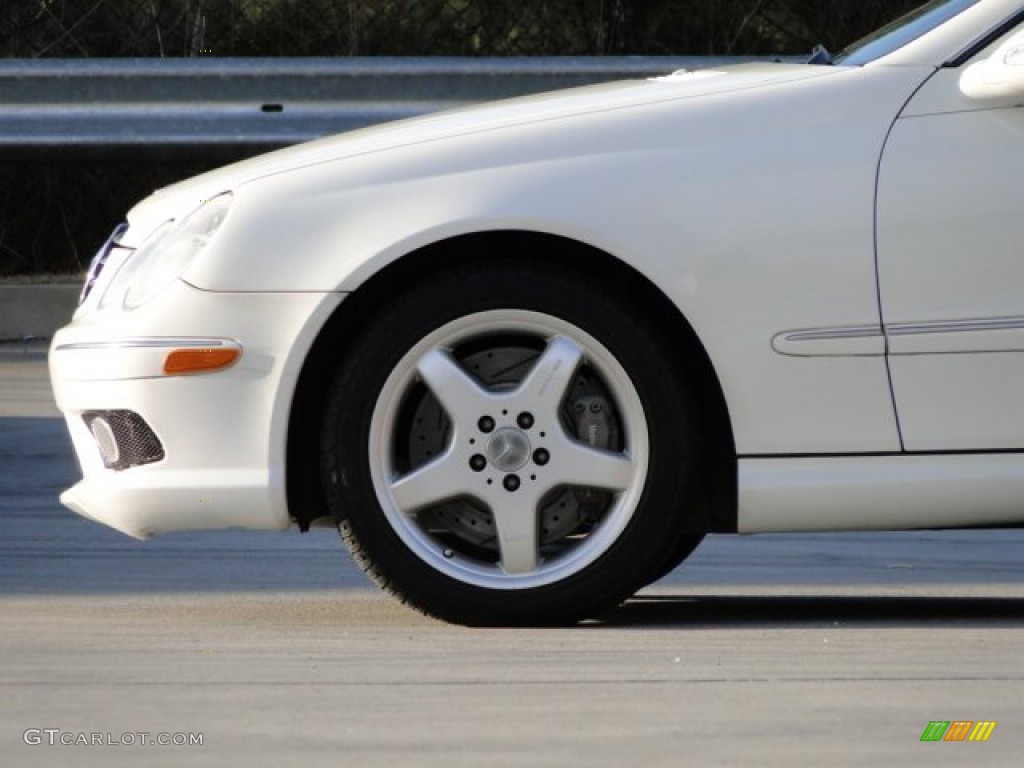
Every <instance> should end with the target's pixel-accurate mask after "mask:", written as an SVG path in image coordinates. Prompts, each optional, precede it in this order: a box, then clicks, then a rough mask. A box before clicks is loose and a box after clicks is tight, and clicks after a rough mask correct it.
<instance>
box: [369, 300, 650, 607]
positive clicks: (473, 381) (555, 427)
mask: <svg viewBox="0 0 1024 768" xmlns="http://www.w3.org/2000/svg"><path fill="white" fill-rule="evenodd" d="M510 336H518V337H529V338H532V339H535V340H537V341H538V343H539V345H540V346H541V347H542V350H541V351H540V354H539V356H538V357H537V359H536V360H535V361H534V362H533V364H532V367H531V368H530V370H529V371H528V372H527V373H526V374H525V375H524V376H522V377H521V379H520V380H519V381H518V382H516V383H515V384H513V385H512V386H508V387H503V388H488V387H485V386H484V385H483V384H482V383H481V382H480V381H479V379H477V378H475V377H474V376H473V375H472V374H471V373H470V372H469V371H467V370H466V369H465V368H464V367H463V365H462V364H460V363H459V362H458V360H457V359H456V357H455V356H453V350H455V349H457V348H459V347H460V346H462V345H465V344H469V343H473V344H478V345H479V344H483V345H485V346H486V345H487V343H488V342H489V340H492V339H493V340H494V344H495V345H496V346H497V345H500V344H501V341H500V340H501V339H505V338H508V337H510ZM582 366H586V367H587V368H588V369H589V370H590V371H592V372H593V373H594V374H596V376H597V377H598V378H599V379H600V381H601V383H602V386H603V387H604V388H605V390H606V391H607V393H608V394H609V396H610V398H611V401H612V402H613V403H614V408H615V412H616V419H617V423H618V425H619V431H620V433H621V435H620V441H619V446H618V447H617V448H618V449H615V450H606V449H603V448H598V447H593V446H591V445H588V444H587V443H585V442H584V441H582V440H580V439H578V437H577V436H575V435H573V434H570V432H569V430H567V429H566V427H565V423H564V420H563V418H562V416H561V415H560V412H561V411H562V409H563V405H564V402H565V400H566V397H567V392H568V390H569V388H570V386H571V385H572V383H573V381H574V379H575V378H576V376H577V374H578V372H579V371H580V369H581V367H582ZM417 386H425V387H426V388H427V390H429V392H430V394H431V395H433V397H435V398H436V399H437V401H438V402H439V403H440V406H441V408H442V409H443V411H444V413H445V414H446V416H447V420H448V429H447V430H446V434H445V444H444V445H443V446H442V449H441V450H440V451H439V453H438V454H437V455H435V456H433V457H432V458H430V459H429V460H426V461H424V462H422V463H420V464H418V465H417V466H414V467H411V468H408V469H403V468H402V467H401V466H400V462H398V461H396V456H397V455H398V453H399V450H398V449H399V447H400V446H401V445H402V444H403V443H404V441H406V440H407V438H408V435H407V434H406V432H407V427H406V426H405V425H404V424H403V420H402V418H401V413H402V409H403V407H404V404H405V400H406V397H407V396H408V395H409V393H410V391H412V389H413V388H415V387H417ZM523 414H527V415H528V416H529V418H528V419H525V420H521V418H522V415H523ZM369 456H370V473H371V477H372V481H373V486H374V490H375V493H376V495H377V498H378V500H379V502H380V505H381V508H382V509H383V510H384V514H385V515H386V517H387V520H388V522H389V524H390V525H391V527H392V528H393V529H394V531H395V532H396V533H397V534H398V536H399V537H400V538H401V539H402V541H403V542H404V543H405V545H406V546H407V547H408V548H409V549H410V551H412V552H413V553H414V554H415V555H416V556H417V557H419V558H420V559H422V560H423V561H425V562H426V563H428V564H429V565H430V566H432V567H433V568H435V569H436V570H438V571H440V572H442V573H444V574H446V575H447V576H450V577H452V578H454V579H456V580H458V581H461V582H464V583H468V584H473V585H476V586H479V587H484V588H489V589H503V590H509V589H526V588H532V587H539V586H543V585H546V584H551V583H554V582H558V581H561V580H564V579H566V578H568V577H570V576H572V575H573V574H575V573H578V572H579V571H581V570H582V569H584V568H586V567H587V566H588V565H590V564H591V563H593V562H594V561H595V560H597V559H598V558H599V557H600V556H601V555H602V554H604V553H605V552H607V551H608V549H609V548H610V547H611V546H612V545H613V544H614V543H615V541H616V540H617V539H618V538H619V536H620V535H621V533H622V532H623V530H624V529H625V528H626V526H627V525H628V523H629V521H630V519H631V518H632V516H633V513H634V511H635V509H636V507H637V504H638V503H639V501H640V497H641V494H642V492H643V488H644V482H645V478H646V476H647V469H648V456H649V439H648V433H647V422H646V418H645V414H644V409H643V406H642V405H641V402H640V397H639V395H638V394H637V391H636V389H635V387H634V386H633V384H632V382H631V381H630V378H629V376H628V375H627V374H626V372H625V370H624V369H623V368H622V366H621V365H620V364H619V363H618V361H617V360H616V359H615V358H614V356H613V355H612V354H611V353H610V352H609V351H608V350H607V349H606V348H605V347H604V346H603V345H602V344H601V343H600V342H598V341H597V340H596V339H595V338H593V337H592V336H590V335H589V334H588V333H586V332H584V331H583V330H581V329H580V328H578V327H576V326H575V325H572V324H570V323H567V322H565V321H562V320H560V319H558V318H556V317H553V316H550V315H547V314H542V313H538V312H530V311H525V310H515V309H509V310H495V311H488V312H480V313H477V314H472V315H467V316H465V317H462V318H459V319H457V320H454V321H452V322H450V323H447V324H446V325H444V326H442V327H440V328H438V329H437V330H435V331H433V332H432V333H430V334H428V335H427V336H426V337H424V338H423V339H421V340H420V341H419V342H418V343H417V344H416V345H415V346H413V347H412V348H411V349H410V350H409V351H408V352H407V353H406V354H405V355H404V356H403V357H402V358H401V360H400V361H399V362H398V364H397V365H396V366H395V367H394V369H393V370H392V372H391V374H390V375H389V376H388V378H387V380H386V382H385V384H384V387H383V388H382V390H381V392H380V395H379V396H378V398H377V400H376V404H375V407H374V413H373V419H372V422H371V427H370V435H369ZM566 488H575V489H591V490H597V491H599V492H604V493H605V494H606V495H607V498H608V502H607V504H606V506H605V508H604V509H603V512H602V514H601V516H600V519H599V520H597V521H595V524H594V525H593V526H591V527H588V528H586V529H585V530H580V531H574V532H572V533H570V534H568V535H565V536H563V537H562V540H561V541H560V545H561V546H559V547H556V548H551V547H544V546H542V541H541V534H540V522H539V521H540V514H541V510H542V508H543V507H544V506H545V505H546V504H548V503H549V502H550V499H551V497H552V494H555V493H558V492H559V490H560V489H566ZM455 499H467V500H471V502H472V503H473V504H476V505H479V506H481V507H482V508H484V509H485V510H486V511H487V512H489V513H490V515H491V520H492V521H493V527H494V529H495V537H496V542H495V553H496V554H495V557H494V559H493V562H491V561H488V560H487V559H486V558H481V557H479V556H478V554H477V552H476V551H474V549H473V548H472V547H459V546H453V545H452V541H451V539H450V537H449V538H445V537H444V536H441V535H439V533H438V531H437V530H436V528H435V527H433V526H432V525H429V524H428V523H427V522H426V517H427V515H425V514H424V513H425V512H426V511H427V510H429V509H430V508H431V507H434V506H436V505H439V504H442V503H445V502H449V501H451V500H455Z"/></svg>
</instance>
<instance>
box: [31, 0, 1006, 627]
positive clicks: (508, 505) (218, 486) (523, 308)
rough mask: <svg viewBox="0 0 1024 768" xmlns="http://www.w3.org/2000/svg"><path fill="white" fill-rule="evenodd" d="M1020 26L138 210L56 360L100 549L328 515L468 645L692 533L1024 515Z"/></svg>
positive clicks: (499, 110) (175, 191)
mask: <svg viewBox="0 0 1024 768" xmlns="http://www.w3.org/2000/svg"><path fill="white" fill-rule="evenodd" d="M1022 105H1024V3H1022V2H1020V0H1012V1H1011V0H935V1H934V2H930V3H928V4H927V5H924V6H922V7H921V8H920V9H918V10H917V11H915V12H913V13H911V14H910V15H908V16H906V17H904V18H902V19H900V20H898V21H897V22H895V23H894V24H891V25H890V26H888V27H886V28H885V29H882V30H880V31H879V32H878V33H876V34H874V35H872V36H871V37H869V38H867V39H865V40H862V41H860V42H858V43H855V44H854V45H852V46H851V47H850V48H848V49H847V50H846V51H844V52H843V53H841V54H840V55H838V56H835V57H832V56H830V55H829V54H828V53H826V52H825V51H823V50H818V51H817V52H816V54H815V56H814V58H813V59H812V60H811V61H810V62H809V63H807V64H791V63H774V64H751V65H742V66H735V67H724V68H722V69H715V70H706V71H695V72H686V71H682V72H676V73H674V74H668V75H666V76H665V77H660V78H655V79H652V80H643V81H630V82H618V83H612V84H607V85H600V86H593V87H586V88H578V89H573V90H567V91H563V92H557V93H549V94H544V95H541V96H536V97H530V98H523V99H515V100H510V101H505V102H497V103H493V104H488V105H482V106H478V107H474V108H470V109H464V110H458V111H454V112H448V113H443V114H439V115H434V116H429V117H426V118H420V119H415V120H410V121H404V122H399V123H394V124H391V125H387V126H383V127H377V128H374V129H369V130H364V131H358V132H355V133H351V134H347V135H342V136H336V137H333V138H328V139H325V140H321V141H317V142H313V143H310V144H306V145H301V146H298V147H293V148H290V149H287V150H283V151H280V152H275V153H272V154H268V155H265V156H262V157H258V158H255V159H253V160H249V161H246V162H243V163H240V164H236V165H232V166H230V167H227V168H224V169H221V170H218V171H214V172H212V173H208V174H205V175H203V176H199V177H197V178H194V179H191V180H188V181H185V182H182V183H180V184H176V185H174V186H171V187H168V188H166V189H163V190H160V191H159V192H157V193H156V194H154V195H153V196H152V197H150V198H148V199H146V200H144V201H143V202H141V203H140V204H139V205H138V206H136V207H135V208H134V209H133V210H132V211H131V212H130V213H129V214H128V217H127V223H126V224H123V225H121V226H119V227H118V228H117V229H116V230H115V232H114V233H113V235H112V236H111V238H110V239H109V241H108V242H107V243H106V244H105V245H104V246H103V248H102V249H101V250H100V252H99V254H98V255H97V257H96V260H95V261H94V263H93V267H92V269H91V271H90V274H89V277H88V281H87V283H86V285H85V288H84V290H83V294H82V302H81V306H80V307H79V308H78V310H77V312H76V313H75V315H74V318H73V319H72V321H71V323H70V324H69V325H68V326H67V327H65V328H63V329H61V330H60V331H59V332H58V333H57V335H56V336H55V338H54V340H53V343H52V348H51V351H50V368H51V375H52V379H53V385H54V389H55V392H56V397H57V401H58V403H59V405H60V408H61V410H62V411H63V413H64V415H65V417H66V420H67V424H68V428H69V429H70V432H71V436H72V438H73V442H74V445H75V450H76V452H77V454H78V459H79V462H80V464H81V468H82V474H83V478H82V480H81V481H80V482H79V483H77V484H76V485H75V486H74V487H72V488H71V489H69V490H68V491H66V492H65V493H64V494H63V495H62V496H61V500H62V501H63V503H64V504H66V505H67V506H68V507H70V508H71V509H73V510H74V511H76V512H78V513H80V514H82V515H85V516H86V517H89V518H92V519H94V520H97V521H99V522H101V523H105V524H107V525H109V526H112V527H114V528H116V529H118V530H120V531H123V532H124V533H126V534H129V535H131V536H135V537H139V538H145V537H148V536H151V535H154V534H159V533H163V532H167V531H179V530H186V529H223V528H230V527H245V528H253V529H275V530H280V529H284V528H286V527H288V526H289V525H297V526H298V527H300V528H301V529H303V530H306V529H308V528H309V527H310V526H314V525H316V526H320V525H324V524H327V525H331V526H335V525H336V526H337V527H338V529H339V530H340V532H341V537H342V539H343V540H344V542H345V544H346V545H347V546H348V548H349V550H350V551H351V552H352V554H353V556H354V557H355V559H356V560H357V562H358V563H359V564H360V565H361V566H362V567H363V568H364V569H365V571H366V572H367V574H369V576H370V577H371V578H373V579H374V580H375V581H376V582H377V583H378V584H380V585H381V586H382V587H383V588H384V589H386V590H388V591H389V592H391V593H392V594H394V595H395V596H397V597H398V598H400V599H402V600H404V601H406V602H408V603H409V604H411V605H412V606H415V607H416V608H418V609H420V610H422V611H425V612H427V613H429V614H431V615H434V616H437V617H441V618H443V619H446V620H449V621H453V622H460V623H466V624H473V625H518V624H553V623H566V622H573V621H578V620H581V619H584V618H586V617H591V616H595V615H598V614H601V613H602V612H605V611H607V610H609V609H611V608H613V607H614V606H616V605H617V604H619V603H620V602H621V601H622V600H624V599H625V598H627V597H628V596H630V595H632V594H633V593H634V592H635V591H636V590H638V589H640V588H641V587H643V586H645V585H646V584H649V583H651V582H652V581H654V580H656V579H658V578H659V577H661V576H662V575H663V574H665V573H666V572H668V571H669V570H671V569H672V568H674V567H675V566H676V565H677V564H679V563H680V562H681V561H682V560H683V559H684V558H685V557H686V556H687V555H688V554H689V553H690V552H692V551H693V549H694V548H695V547H696V546H697V545H698V543H699V542H700V539H701V537H702V536H703V535H704V534H706V533H708V532H719V533H758V532H769V531H771V532H782V531H836V530H880V529H887V530H895V529H920V528H949V527H971V526H1015V525H1021V524H1024V405H1022V402H1024V211H1022V201H1024V193H1022V184H1024V108H1022Z"/></svg>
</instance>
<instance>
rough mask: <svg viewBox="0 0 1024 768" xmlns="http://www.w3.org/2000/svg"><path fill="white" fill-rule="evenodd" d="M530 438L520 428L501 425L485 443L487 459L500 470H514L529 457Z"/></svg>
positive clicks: (521, 465) (522, 464)
mask: <svg viewBox="0 0 1024 768" xmlns="http://www.w3.org/2000/svg"><path fill="white" fill-rule="evenodd" d="M530 447H531V446H530V438H528V437H527V436H526V433H525V432H523V431H522V430H521V429H516V428H515V427H502V428H501V429H499V430H497V431H496V432H495V433H494V434H493V435H491V439H490V441H489V442H488V443H487V451H486V453H487V460H488V461H490V462H491V464H492V465H494V466H495V467H497V468H498V469H499V470H501V471H502V472H515V471H516V470H517V469H521V468H522V467H523V466H524V465H525V464H526V462H527V461H529V459H530Z"/></svg>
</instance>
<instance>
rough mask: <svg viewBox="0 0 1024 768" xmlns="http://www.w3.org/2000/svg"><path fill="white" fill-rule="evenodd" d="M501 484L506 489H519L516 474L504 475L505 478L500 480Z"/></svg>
mask: <svg viewBox="0 0 1024 768" xmlns="http://www.w3.org/2000/svg"><path fill="white" fill-rule="evenodd" d="M501 484H502V485H504V486H505V490H506V491H516V490H518V489H519V477H518V476H517V475H505V479H504V480H502V481H501Z"/></svg>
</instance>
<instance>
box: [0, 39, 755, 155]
mask: <svg viewBox="0 0 1024 768" xmlns="http://www.w3.org/2000/svg"><path fill="white" fill-rule="evenodd" d="M750 60H751V59H749V58H745V59H744V58H725V57H723V58H709V57H587V58H570V57H564V58H562V57H558V58H500V59H498V58H492V59H455V58H350V59H343V58H337V59H335V58H331V59H326V58H291V59H289V58H275V59H201V58H200V59H73V60H72V59H57V60H17V59H11V60H6V61H4V60H0V150H8V151H11V150H17V149H20V148H48V147H62V148H66V149H74V148H82V149H84V148H129V147H140V146H149V147H193V148H196V147H204V146H205V147H217V146H222V147H223V146H243V147H244V146H256V145H262V146H267V145H284V144H292V143H296V142H299V141H305V140H308V139H312V138H316V137H319V136H323V135H325V134H329V133H336V132H339V131H344V130H350V129H353V128H361V127H364V126H367V125H371V124H374V123H380V122H384V121H387V120H394V119H398V118H403V117H412V116H415V115H421V114H425V113H427V112H433V111H436V110H439V109H444V108H447V107H454V106H459V105H462V104H466V103H471V102H476V101H484V100H488V99H497V98H505V97H511V96H520V95H525V94H530V93H539V92H542V91H549V90H555V89H558V88H567V87H571V86H577V85H587V84H591V83H598V82H604V81H610V80H621V79H630V78H645V77H652V76H657V75H663V74H666V73H668V72H671V71H673V70H677V69H701V68H707V67H713V66H722V65H725V64H732V63H737V62H740V61H750Z"/></svg>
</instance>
